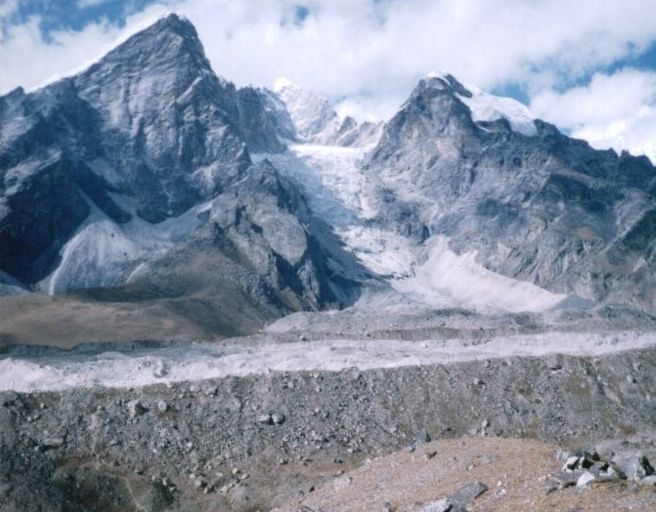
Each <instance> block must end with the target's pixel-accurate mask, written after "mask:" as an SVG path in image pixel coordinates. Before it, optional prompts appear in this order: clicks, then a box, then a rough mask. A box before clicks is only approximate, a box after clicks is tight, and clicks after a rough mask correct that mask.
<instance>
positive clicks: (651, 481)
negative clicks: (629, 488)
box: [640, 475, 656, 486]
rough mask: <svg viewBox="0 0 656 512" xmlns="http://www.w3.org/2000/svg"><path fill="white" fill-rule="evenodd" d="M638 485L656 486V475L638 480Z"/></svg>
mask: <svg viewBox="0 0 656 512" xmlns="http://www.w3.org/2000/svg"><path fill="white" fill-rule="evenodd" d="M640 485H645V486H648V485H656V475H649V476H646V477H645V478H643V479H642V480H640Z"/></svg>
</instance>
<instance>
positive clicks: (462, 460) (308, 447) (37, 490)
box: [0, 348, 656, 512]
mask: <svg viewBox="0 0 656 512" xmlns="http://www.w3.org/2000/svg"><path fill="white" fill-rule="evenodd" d="M654 389H656V349H653V348H648V349H644V350H629V351H625V352H619V353H615V354H609V355H604V356H597V357H571V356H560V355H553V356H546V357H509V358H498V359H489V360H481V361H470V362H458V363H449V364H435V365H430V366H418V367H417V366H413V367H402V368H391V369H380V370H375V369H374V370H367V371H360V370H358V369H355V368H349V369H346V370H343V371H339V372H304V371H299V372H274V373H270V374H268V375H253V376H246V377H227V378H222V379H214V380H204V381H199V382H194V383H178V384H168V385H154V386H149V387H144V388H137V389H111V388H102V387H96V388H90V389H74V390H69V391H62V392H39V393H30V394H18V393H14V392H4V393H2V394H0V510H2V511H3V512H5V511H19V510H20V511H25V510H29V511H31V510H44V511H68V510H71V511H73V510H75V511H80V510H101V511H119V510H120V511H128V510H135V511H136V510H152V511H159V510H180V511H181V510H184V511H190V510H198V511H205V510H208V511H209V510H213V511H214V510H226V511H255V510H261V511H265V510H273V509H279V510H285V511H287V510H291V511H296V510H303V511H306V512H309V511H315V512H318V511H319V510H323V511H331V510H335V511H337V510H339V511H346V510H381V511H383V510H398V511H429V510H432V511H436V510H459V509H458V508H457V507H460V506H462V507H473V509H474V510H522V509H523V510H540V509H548V508H549V507H550V506H556V507H559V506H567V507H570V508H564V510H571V509H576V508H575V507H579V510H649V509H650V508H653V507H654V503H655V502H654V499H655V498H654V486H653V477H650V473H652V471H653V470H652V469H650V468H651V466H650V464H649V462H648V461H649V460H651V461H652V463H653V462H654V461H656V444H655V443H656V403H655V401H654ZM544 443H552V444H544ZM557 446H560V447H561V448H563V450H564V451H569V453H568V454H567V455H568V456H571V457H577V460H576V461H573V459H571V460H570V459H569V457H563V456H562V454H561V459H564V460H560V461H559V460H557V459H556V448H557ZM581 447H584V448H585V449H586V450H587V451H586V452H582V451H578V452H576V451H571V450H572V449H574V448H581ZM642 456H644V461H643V458H641V457H642ZM626 461H629V462H626ZM567 464H569V467H563V465H567ZM627 464H628V465H627ZM609 468H610V469H609ZM631 468H634V469H635V471H634V470H633V469H631ZM639 468H642V469H639ZM583 475H586V476H583ZM650 478H651V479H650ZM581 479H583V480H581ZM586 480H587V481H586ZM477 481H478V482H480V483H481V484H483V486H484V487H485V489H486V490H485V491H483V490H482V489H483V487H480V486H478V489H479V490H480V491H481V492H480V496H479V497H477V498H475V499H474V498H472V499H471V500H468V502H467V503H464V502H463V503H461V502H460V501H458V500H455V499H454V496H456V495H457V492H458V491H459V490H461V488H462V487H463V486H465V485H467V484H472V483H475V482H477ZM499 482H500V483H499ZM579 484H581V485H579ZM471 489H473V487H471V488H470V490H471ZM463 492H464V491H463ZM473 494H477V493H473ZM440 500H446V501H442V505H443V507H442V508H441V509H440V508H437V507H438V505H435V503H436V502H439V501H440ZM522 500H524V501H522ZM447 506H450V507H451V508H444V507H447ZM304 507H305V508H304ZM430 507H433V508H430Z"/></svg>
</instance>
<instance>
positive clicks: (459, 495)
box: [449, 481, 487, 506]
mask: <svg viewBox="0 0 656 512" xmlns="http://www.w3.org/2000/svg"><path fill="white" fill-rule="evenodd" d="M485 491H487V485H485V484H484V483H482V482H479V481H476V482H471V483H468V484H466V485H463V486H462V487H460V488H459V489H458V490H457V491H456V492H454V493H453V494H452V495H451V497H450V498H449V499H450V501H451V502H452V503H454V504H457V505H462V506H467V505H469V504H470V503H471V502H473V501H474V500H475V499H476V498H478V497H479V496H480V495H481V494H483V493H484V492H485Z"/></svg>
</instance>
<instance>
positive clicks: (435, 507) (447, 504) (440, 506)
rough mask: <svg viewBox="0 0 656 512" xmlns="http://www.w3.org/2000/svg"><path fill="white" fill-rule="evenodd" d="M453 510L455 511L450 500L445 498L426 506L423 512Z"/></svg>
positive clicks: (446, 511)
mask: <svg viewBox="0 0 656 512" xmlns="http://www.w3.org/2000/svg"><path fill="white" fill-rule="evenodd" d="M451 509H453V504H452V503H451V501H449V499H448V498H443V499H441V500H437V501H434V502H433V503H431V504H430V505H427V506H425V507H424V508H423V509H422V511H421V512H449V511H450V510H451Z"/></svg>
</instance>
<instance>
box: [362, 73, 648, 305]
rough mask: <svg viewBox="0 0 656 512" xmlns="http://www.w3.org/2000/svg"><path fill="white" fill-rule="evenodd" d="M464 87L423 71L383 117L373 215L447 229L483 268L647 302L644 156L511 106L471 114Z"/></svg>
mask: <svg viewBox="0 0 656 512" xmlns="http://www.w3.org/2000/svg"><path fill="white" fill-rule="evenodd" d="M471 97H473V95H472V93H471V92H470V91H469V90H468V89H467V88H466V87H465V86H463V85H462V84H460V83H459V82H458V81H457V80H456V79H455V78H453V77H452V76H445V77H430V78H427V79H424V80H422V81H420V83H419V85H417V87H416V88H415V90H414V91H413V92H412V94H411V96H410V98H409V99H408V101H407V102H406V103H405V104H404V106H403V107H402V108H401V110H400V111H399V112H398V113H397V114H396V115H395V116H394V117H393V118H392V119H391V120H390V122H389V123H387V125H386V126H385V129H384V132H383V135H382V137H381V139H380V141H379V143H378V145H377V147H376V149H375V150H374V151H373V152H372V154H371V156H370V158H369V161H368V162H367V163H366V166H365V168H366V172H367V174H368V176H369V177H370V178H371V180H372V181H374V182H376V187H377V201H378V203H379V209H380V211H381V212H383V213H381V214H380V215H379V219H378V222H379V223H380V225H384V226H390V225H392V226H394V227H395V229H396V230H397V231H398V232H399V233H401V234H403V235H404V236H407V237H410V238H412V239H414V240H417V241H419V242H422V241H423V240H425V239H427V238H429V237H431V236H434V235H442V236H446V237H448V240H449V241H450V247H451V248H452V249H454V250H455V251H456V252H468V251H477V255H478V256H477V259H478V261H479V262H481V263H483V265H484V266H485V267H486V268H488V269H490V270H493V271H495V272H498V273H501V274H503V275H506V276H510V277H513V278H518V279H521V280H525V281H529V282H532V283H535V284H537V285H539V286H541V287H544V288H547V289H549V290H552V291H556V292H561V293H570V294H574V295H578V296H579V297H583V298H586V299H591V300H595V301H597V300H599V301H608V302H623V303H630V304H638V305H642V306H647V307H648V308H650V309H651V308H653V306H654V301H655V299H656V297H655V296H654V290H656V286H654V285H655V284H656V282H655V281H654V279H655V278H656V274H655V272H654V271H655V270H656V260H655V259H654V257H655V254H656V253H655V252H654V249H655V248H656V245H655V244H656V237H655V236H654V234H655V233H656V231H655V230H654V226H655V224H654V222H655V219H656V213H655V211H656V210H655V207H656V196H655V195H654V193H655V192H656V170H655V168H654V167H653V166H652V165H651V163H650V162H649V160H648V159H647V158H646V157H633V156H630V155H629V154H627V153H622V154H621V155H617V154H616V153H615V152H614V151H612V150H609V151H597V150H594V149H592V148H591V147H590V146H589V145H588V144H587V143H586V142H584V141H580V140H574V139H570V138H568V137H566V136H565V135H563V134H561V133H560V132H559V131H558V130H557V129H556V128H555V127H554V126H552V125H549V124H547V123H544V122H542V121H539V120H536V121H535V122H534V130H533V132H529V131H528V130H527V127H526V126H525V125H521V126H522V127H523V129H522V130H521V131H517V130H516V129H513V125H515V126H517V123H518V121H517V119H516V117H515V116H513V115H511V114H508V115H507V118H506V117H503V116H501V117H498V118H497V119H494V120H489V121H478V122H475V121H474V118H473V112H472V109H474V107H471V108H470V106H468V104H467V102H468V101H470V100H471ZM475 110H476V111H480V110H485V109H483V108H482V107H481V105H480V104H477V106H476V109H475ZM520 121H522V122H523V121H524V120H523V119H520ZM522 132H523V133H522ZM526 133H532V134H530V135H527V134H526Z"/></svg>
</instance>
